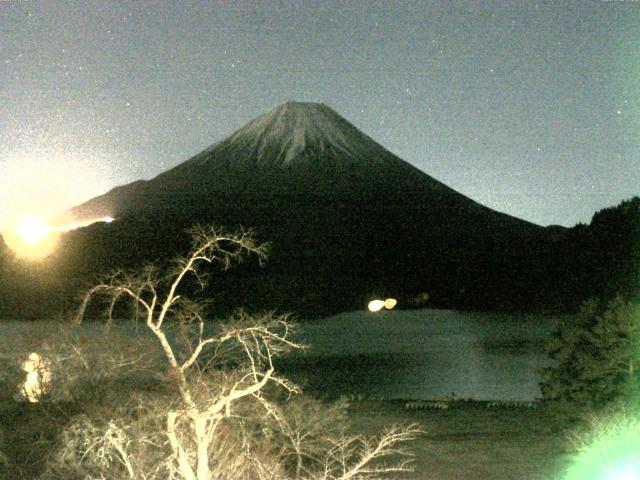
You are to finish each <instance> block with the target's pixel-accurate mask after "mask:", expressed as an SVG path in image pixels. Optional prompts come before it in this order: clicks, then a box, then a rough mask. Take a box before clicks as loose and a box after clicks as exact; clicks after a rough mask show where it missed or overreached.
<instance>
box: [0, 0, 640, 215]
mask: <svg viewBox="0 0 640 480" xmlns="http://www.w3.org/2000/svg"><path fill="white" fill-rule="evenodd" d="M288 100H297V101H317V102H323V103H326V104H327V105H329V106H330V107H332V108H333V109H334V110H336V111H337V112H338V113H340V114H341V115H342V116H344V117H346V118H347V119H348V120H349V121H351V122H352V123H353V124H355V125H356V126H357V127H358V128H360V129H361V130H363V131H364V132H365V133H367V134H368V135H369V136H371V137H372V138H373V139H374V140H376V141H378V142H379V143H381V144H382V145H383V146H385V147H386V148H387V149H389V150H390V151H392V152H393V153H395V154H396V155H398V156H400V157H401V158H403V159H404V160H406V161H408V162H410V163H412V164H413V165H415V166H417V167H418V168H420V169H421V170H423V171H425V172H426V173H428V174H429V175H431V176H433V177H435V178H437V179H438V180H440V181H442V182H444V183H446V184H447V185H449V186H450V187H452V188H454V189H456V190H458V191H459V192H461V193H463V194H465V195H467V196H469V197H471V198H472V199H474V200H476V201H478V202H480V203H482V204H484V205H487V206H489V207H491V208H494V209H496V210H499V211H502V212H506V213H509V214H511V215H515V216H517V217H520V218H523V219H526V220H529V221H532V222H535V223H538V224H541V225H549V224H560V225H566V226H571V225H574V224H576V223H578V222H589V220H590V218H591V216H592V215H593V213H594V212H595V211H596V210H598V209H601V208H604V207H607V206H612V205H615V204H617V203H619V202H620V201H621V200H623V199H626V198H630V197H631V196H633V195H638V194H640V135H639V133H640V2H639V1H636V0H602V1H600V0H596V1H589V0H576V1H560V0H553V1H549V2H534V1H526V2H525V1H467V2H461V1H457V0H447V1H446V2H443V1H435V0H434V1H409V0H407V1H392V0H380V1H374V0H370V1H361V0H354V1H338V0H322V1H320V0H318V1H311V0H308V1H302V0H299V1H284V0H280V1H266V0H265V1H260V2H255V1H242V0H240V1H233V2H232V1H213V0H212V1H202V2H193V1H180V2H173V1H168V0H167V1H116V0H114V1H91V0H81V1H71V0H69V1H56V0H47V1H38V0H8V1H7V0H3V1H0V101H1V105H2V109H1V112H2V113H1V114H0V228H2V227H3V226H5V227H6V226H8V225H9V224H10V223H11V222H13V221H14V220H15V219H17V218H19V217H20V216H24V215H36V216H45V217H46V216H48V215H51V214H53V213H56V212H58V211H61V210H64V209H66V208H68V207H70V206H72V205H75V204H78V203H80V202H81V201H84V200H86V199H88V198H91V197H93V196H96V195H98V194H101V193H104V192H105V191H107V190H108V189H110V188H112V187H114V186H116V185H121V184H123V183H127V182H130V181H133V180H136V179H139V178H145V179H148V178H152V177H153V176H155V175H157V174H159V173H161V172H162V171H164V170H166V169H168V168H170V167H173V166H175V165H177V164H178V163H181V162H183V161H185V160H186V159H187V158H189V157H190V156H192V155H194V154H196V153H197V152H199V151H200V150H202V149H204V148H206V147H208V146H209V145H211V144H212V143H215V142H217V141H219V140H221V139H223V138H224V137H226V136H227V135H229V134H231V133H232V132H233V131H234V130H236V129H237V128H239V127H241V126H243V125H244V124H245V123H246V122H248V121H249V120H251V119H253V118H254V117H256V116H258V115H260V114H262V113H265V112H266V111H268V110H270V109H271V108H273V107H275V106H277V105H279V104H281V103H284V102H286V101H288Z"/></svg>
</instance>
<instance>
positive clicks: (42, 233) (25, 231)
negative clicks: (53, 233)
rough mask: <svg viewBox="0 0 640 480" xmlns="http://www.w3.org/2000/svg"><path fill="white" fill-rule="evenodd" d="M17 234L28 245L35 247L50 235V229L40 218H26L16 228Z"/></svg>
mask: <svg viewBox="0 0 640 480" xmlns="http://www.w3.org/2000/svg"><path fill="white" fill-rule="evenodd" d="M16 232H18V235H20V236H21V237H22V239H23V240H24V241H25V242H26V243H28V244H29V245H35V244H36V243H38V242H39V241H41V240H42V239H44V238H45V237H46V236H47V235H49V228H48V227H47V226H46V225H45V224H44V222H43V221H42V220H40V219H39V218H25V219H24V220H22V221H21V222H20V223H18V225H17V226H16Z"/></svg>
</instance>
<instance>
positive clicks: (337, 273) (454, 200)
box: [58, 102, 546, 314]
mask: <svg viewBox="0 0 640 480" xmlns="http://www.w3.org/2000/svg"><path fill="white" fill-rule="evenodd" d="M106 215H109V216H113V217H115V218H116V221H115V222H113V223H112V224H110V225H109V226H100V225H96V226H93V227H90V228H87V229H80V230H78V231H75V232H72V233H70V234H69V235H66V236H65V242H66V243H65V246H64V248H61V249H59V252H60V257H59V258H58V262H59V267H58V268H59V269H60V271H64V272H67V273H66V275H67V276H68V277H69V278H72V279H74V280H75V279H80V278H89V277H91V276H94V275H95V274H96V273H100V272H105V271H107V270H110V269H113V268H114V267H131V266H136V265H139V264H140V263H142V262H145V261H154V260H160V261H164V260H166V259H169V258H172V257H173V256H175V255H176V254H178V253H183V252H184V250H185V249H186V248H188V239H187V238H186V235H185V234H184V230H185V229H186V228H187V227H189V226H190V225H193V224H196V223H199V224H216V225H224V226H227V227H229V228H231V229H233V228H235V227H237V226H244V227H252V228H254V229H255V230H256V232H257V233H258V236H259V238H260V239H262V240H265V241H269V242H271V243H272V252H271V255H270V258H269V263H268V266H267V268H266V269H264V270H259V269H256V268H254V267H252V266H251V267H245V268H243V269H241V270H240V271H239V272H238V273H236V274H232V275H231V276H229V277H225V281H224V282H223V284H217V285H216V287H215V289H213V287H212V289H211V290H209V291H208V292H207V294H208V295H212V296H214V295H216V296H217V297H218V298H224V300H220V301H221V302H222V303H225V304H228V305H230V306H231V305H233V306H238V305H243V306H255V307H256V308H258V307H260V308H279V309H282V310H294V311H302V312H309V311H313V312H316V313H318V314H320V313H331V312H336V311H340V310H348V309H352V308H359V307H361V305H362V304H363V302H364V301H365V299H366V298H370V297H371V296H372V295H394V296H402V295H405V296H411V295H416V294H424V293H428V294H429V298H430V303H431V304H432V305H434V306H436V305H437V306H447V307H464V308H504V307H505V306H506V305H510V304H511V303H512V302H520V303H526V302H527V301H528V298H529V297H530V296H531V294H532V293H531V292H532V291H534V290H533V289H532V288H531V287H532V285H531V282H532V278H533V277H535V278H536V281H539V279H540V278H541V277H542V276H543V275H542V274H541V273H539V272H540V268H541V267H540V263H539V262H538V261H537V259H539V255H543V253H542V252H544V249H545V245H546V243H545V242H544V241H541V239H542V238H543V237H544V236H545V229H543V228H542V227H538V226H536V225H533V224H530V223H528V222H525V221H523V220H520V219H517V218H514V217H511V216H508V215H505V214H502V213H499V212H496V211H493V210H491V209H489V208H486V207H484V206H482V205H480V204H478V203H477V202H474V201H473V200H471V199H469V198H467V197H465V196H464V195H462V194H460V193H458V192H456V191H455V190H453V189H451V188H449V187H447V186H446V185H444V184H442V183H441V182H439V181H437V180H436V179H434V178H432V177H430V176H429V175H427V174H426V173H424V172H422V171H420V170H418V169H417V168H415V167H413V166H412V165H410V164H408V163H407V162H405V161H403V160H401V159H400V158H398V157H397V156H395V155H394V154H392V153H391V152H389V151H388V150H386V149H385V148H384V147H382V146H381V145H379V144H378V143H376V142H375V141H373V140H372V139H371V138H369V137H368V136H366V135H365V134H364V133H362V132H361V131H360V130H358V129H357V128H356V127H354V126H353V125H351V124H350V123H349V122H348V121H347V120H345V119H344V118H342V117H341V116H340V115H338V114H337V113H335V112H334V111H333V110H331V109H330V108H329V107H327V106H325V105H321V104H313V103H295V102H289V103H286V104H284V105H281V106H279V107H277V108H275V109H274V110H272V111H270V112H268V113H267V114H265V115H263V116H261V117H259V118H257V119H255V120H253V121H252V122H250V123H249V124H247V125H246V126H244V127H242V128H240V129H239V130H238V131H236V132H235V133H234V134H232V135H231V136H230V137H228V138H226V139H224V140H222V141H221V142H218V143H216V144H214V145H212V146H211V147H209V148H207V149H206V150H204V151H203V152H201V153H199V154H198V155H196V156H195V157H193V158H191V159H190V160H188V161H186V162H184V163H182V164H180V165H178V166H176V167H175V168H172V169H171V170H168V171H166V172H164V173H162V174H161V175H158V176H157V177H155V178H153V179H151V180H148V181H138V182H134V183H131V184H129V185H124V186H121V187H118V188H115V189H113V190H111V191H110V192H108V193H106V194H105V195H102V196H100V197H96V198H94V199H92V200H90V201H88V202H86V203H84V204H82V205H79V206H78V207H75V208H73V209H71V210H70V211H69V212H68V214H67V218H65V219H59V220H60V222H61V223H62V222H64V221H69V219H71V220H72V221H86V220H90V219H92V218H100V217H103V216H106ZM537 272H538V273H537ZM78 282H79V280H78ZM514 292H516V293H514ZM517 292H519V293H517Z"/></svg>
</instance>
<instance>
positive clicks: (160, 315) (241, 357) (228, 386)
mask: <svg viewBox="0 0 640 480" xmlns="http://www.w3.org/2000/svg"><path fill="white" fill-rule="evenodd" d="M191 233H192V236H193V245H192V249H191V252H190V253H189V254H188V255H187V256H186V257H183V258H179V259H177V260H176V262H175V265H174V268H172V269H171V270H170V271H169V273H168V274H166V275H163V274H162V272H161V271H160V270H159V269H158V268H157V267H155V266H146V267H144V268H143V269H141V270H140V271H139V272H135V273H129V272H123V271H119V272H116V273H114V274H112V275H110V276H109V277H108V278H106V279H105V280H104V281H103V282H101V283H99V284H98V285H96V286H94V287H92V288H91V289H90V290H89V291H88V292H87V293H86V295H84V298H83V301H82V304H81V306H80V309H79V311H78V315H77V322H78V323H80V322H81V321H82V319H83V317H84V316H85V313H86V310H87V307H88V305H89V303H90V302H91V301H92V299H94V298H95V297H98V296H102V297H106V298H107V300H108V303H107V305H108V306H107V315H108V321H109V322H111V321H112V320H113V317H114V312H115V311H116V309H117V306H118V304H119V303H120V302H122V301H127V302H128V303H129V304H131V305H132V306H133V307H134V308H135V310H136V312H137V315H139V317H140V318H141V319H142V320H143V321H144V324H145V325H146V327H147V328H148V330H149V331H150V332H151V333H152V334H153V336H154V337H155V339H156V340H157V342H158V344H159V345H160V347H161V351H162V356H163V358H164V360H165V362H166V365H168V375H169V378H170V379H171V382H170V383H171V384H173V385H174V386H175V389H176V392H177V397H178V401H176V402H169V401H168V402H167V404H166V405H164V406H160V407H159V408H156V411H155V412H156V413H154V415H155V414H157V412H158V411H159V412H161V414H162V415H163V416H164V419H165V420H164V429H163V430H164V431H163V432H162V433H163V435H164V436H165V439H166V442H165V446H166V447H167V449H168V452H169V455H168V460H167V461H166V462H165V464H164V467H163V468H164V469H165V471H164V473H163V474H162V475H164V477H165V478H180V479H186V480H209V479H212V478H219V479H222V478H258V479H261V480H262V479H267V478H270V479H276V478H292V477H294V478H299V479H302V478H322V479H326V480H329V479H340V480H347V479H351V478H368V477H370V476H371V475H374V474H375V475H378V474H382V473H384V472H387V473H388V472H396V471H404V470H405V469H406V468H407V464H406V463H400V464H398V465H394V466H391V467H389V466H387V467H384V466H383V467H380V468H375V467H370V465H371V464H372V462H373V461H374V460H376V459H378V458H383V457H386V456H387V455H390V454H394V453H399V454H402V453H404V452H402V451H400V450H397V449H395V445H396V444H397V443H399V442H403V441H405V440H408V439H410V438H413V437H414V436H415V435H416V433H417V431H416V429H415V428H414V427H409V428H406V429H396V430H391V431H389V432H388V433H386V434H385V435H383V436H381V437H380V438H379V439H378V440H377V441H370V440H365V439H363V438H360V437H348V438H347V437H343V438H341V439H339V440H335V441H325V442H324V447H322V448H320V447H319V446H318V444H317V443H312V444H310V445H309V448H307V447H306V446H305V445H304V440H305V439H306V438H316V437H317V435H315V434H313V435H305V434H299V433H296V432H295V431H294V429H296V428H298V427H297V426H296V425H295V424H292V423H291V422H287V421H286V418H285V417H284V416H283V415H282V409H278V408H277V406H276V405H275V404H274V403H273V402H272V401H271V400H270V398H269V396H268V395H267V394H266V392H267V391H268V390H270V388H271V387H270V386H273V387H277V388H279V389H281V390H283V391H284V392H285V393H286V394H287V395H291V394H293V393H296V392H297V391H298V390H297V387H296V386H295V385H294V384H292V383H291V382H289V381H288V380H287V379H285V378H282V377H279V376H278V375H276V372H275V368H274V363H273V360H274V358H275V357H276V356H278V355H281V354H283V353H285V352H287V351H290V350H292V349H299V348H302V345H300V344H298V343H297V342H296V341H295V340H294V339H293V338H292V331H293V330H292V328H293V325H292V323H291V322H290V320H289V317H288V316H286V315H276V314H273V313H265V314H261V315H249V314H247V313H245V312H243V311H239V312H238V313H237V314H236V315H235V316H234V317H232V318H231V319H229V320H227V321H225V322H223V323H216V324H215V325H211V324H205V311H204V306H203V304H202V303H201V302H194V301H191V300H188V299H187V298H186V297H185V296H184V293H185V292H183V290H184V288H185V284H186V283H187V282H189V281H192V280H195V282H196V284H197V285H199V286H204V285H205V282H206V276H205V275H203V272H202V269H201V267H202V265H203V264H218V265H219V266H221V267H222V268H223V269H228V268H230V267H231V266H232V265H234V264H236V263H238V262H239V261H241V260H243V259H244V258H245V257H246V256H247V255H249V254H251V255H255V256H256V257H257V258H258V260H259V261H260V262H262V261H263V260H264V259H265V258H266V254H267V246H266V245H265V244H259V243H257V242H256V240H255V238H254V236H253V234H252V232H250V231H239V232H237V233H227V232H224V231H223V230H220V229H214V228H211V227H206V228H204V227H196V228H194V229H193V230H192V232H191ZM170 325H174V326H177V327H178V328H177V329H172V328H171V327H170ZM248 400H251V401H252V403H253V404H254V405H255V406H256V408H257V407H259V410H260V411H261V412H262V413H260V414H258V413H257V412H256V410H254V411H253V415H254V417H257V418H264V419H265V424H266V423H267V421H266V419H269V423H270V424H272V425H275V428H276V429H277V430H279V431H280V432H285V437H287V438H289V439H290V440H293V441H291V442H289V443H288V444H284V443H281V444H280V446H279V447H278V446H275V445H269V447H268V448H266V449H265V450H269V449H270V451H269V452H268V455H270V456H271V460H270V461H265V460H264V458H265V455H267V454H266V453H264V452H263V453H260V452H259V451H257V449H256V448H255V442H253V443H252V442H251V441H249V440H251V437H252V436H256V435H263V436H264V435H266V434H264V433H256V429H255V425H254V426H252V425H250V422H246V421H244V420H243V415H244V416H246V415H247V412H248V411H250V409H248V407H247V401H248ZM156 407H158V406H157V405H156ZM261 415H262V417H260V416H261ZM231 419H236V420H238V419H240V421H238V422H237V423H236V424H235V425H236V430H237V431H234V432H233V434H234V435H235V436H234V438H235V440H234V441H233V442H232V443H230V444H229V445H231V444H233V445H235V446H236V447H238V448H240V449H242V452H230V451H229V448H227V444H226V443H225V438H226V437H225V435H226V436H227V437H228V434H229V432H228V429H225V428H222V425H223V423H224V422H225V421H230V420H231ZM103 423H104V425H102V430H101V431H102V433H103V435H102V437H100V436H99V435H93V434H92V435H93V437H94V438H98V437H100V438H101V440H98V441H93V442H91V441H89V440H86V439H84V437H83V439H81V440H80V441H79V444H78V445H79V447H78V448H80V449H84V452H85V454H88V453H89V450H88V448H89V447H88V445H91V448H93V454H94V457H95V454H96V452H99V453H100V455H101V456H100V459H101V460H100V461H104V460H105V459H111V460H115V461H116V463H117V464H118V465H120V467H122V468H124V470H122V475H124V476H126V477H128V478H132V479H133V478H156V477H153V475H151V474H150V473H149V472H148V471H144V472H143V471H137V470H136V469H137V468H138V467H137V466H136V465H137V463H136V459H135V455H134V454H133V453H132V451H131V450H130V449H131V448H133V447H131V442H130V441H128V440H127V438H126V432H127V429H126V428H125V426H124V425H122V424H119V423H117V422H115V423H114V422H113V421H107V422H103ZM252 428H254V430H252ZM78 431H82V432H85V433H86V432H93V430H92V429H91V428H88V427H87V425H84V426H83V427H82V428H79V429H78ZM85 433H83V434H82V435H85ZM93 433H95V432H93ZM78 435H79V434H78ZM85 436H86V435H85ZM314 441H316V440H314ZM149 442H150V443H153V442H156V443H157V439H155V440H149ZM234 442H235V443H234ZM264 445H267V443H264ZM97 446H99V447H100V448H98V447H97ZM291 448H293V450H294V452H295V455H297V457H298V460H297V466H296V468H295V473H293V475H285V469H284V467H283V459H284V458H285V457H286V455H287V453H286V451H287V449H291ZM313 448H315V449H316V450H317V455H314V454H312V453H310V449H313ZM109 449H111V450H109ZM212 452H215V455H214V456H212ZM232 453H236V457H237V458H233V455H232ZM303 454H304V455H305V456H306V457H307V458H313V465H312V466H311V468H307V469H303V468H302V457H301V456H302V455H303ZM83 456H84V454H83ZM240 457H242V461H240V460H238V459H239V458H240ZM221 459H224V460H225V465H224V466H221V465H220V461H221ZM100 461H99V462H97V464H100ZM249 464H251V465H252V468H253V472H252V474H251V475H249V474H247V473H246V469H247V468H248V467H247V465H249ZM216 465H217V467H216ZM140 468H142V469H143V470H144V469H145V468H146V467H140ZM220 469H222V470H220ZM240 472H245V473H242V474H240Z"/></svg>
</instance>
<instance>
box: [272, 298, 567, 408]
mask: <svg viewBox="0 0 640 480" xmlns="http://www.w3.org/2000/svg"><path fill="white" fill-rule="evenodd" d="M556 319H557V318H551V317H545V316H535V315H496V314H482V313H467V312H457V311H451V310H413V311H383V312H378V313H370V312H351V313H343V314H340V315H336V316H334V317H330V318H326V319H323V320H318V321H316V322H313V323H305V324H303V325H302V326H301V332H300V334H299V339H300V340H301V341H303V342H304V343H306V344H307V345H309V350H308V351H307V352H305V353H304V354H302V355H301V354H297V355H295V356H293V357H292V358H290V359H287V360H285V361H284V362H282V363H281V365H280V370H281V372H282V373H284V374H285V375H287V376H289V377H291V378H292V379H294V380H298V381H300V382H303V383H304V384H305V385H306V390H309V391H312V392H314V393H318V394H321V395H325V396H330V397H331V396H340V395H358V394H362V395H366V396H376V397H382V398H386V399H394V398H404V399H409V398H410V399H435V398H443V397H448V396H450V395H451V394H452V393H453V394H455V396H456V397H457V398H468V399H475V400H517V401H531V400H534V399H535V398H538V397H539V396H540V389H539V386H538V382H539V377H538V376H537V375H536V373H535V369H537V368H541V367H544V366H547V365H549V364H550V361H549V359H548V357H547V356H546V354H545V351H544V343H545V340H546V339H547V338H548V336H549V334H550V332H551V331H552V329H553V327H554V323H555V321H556Z"/></svg>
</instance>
